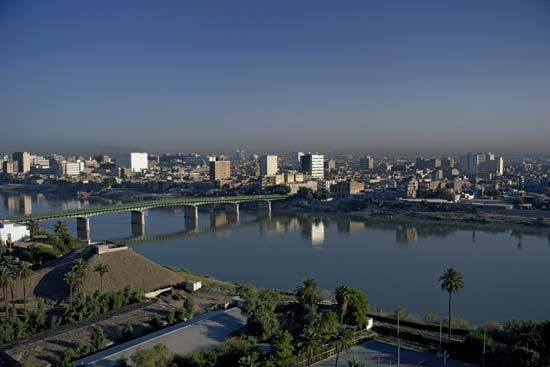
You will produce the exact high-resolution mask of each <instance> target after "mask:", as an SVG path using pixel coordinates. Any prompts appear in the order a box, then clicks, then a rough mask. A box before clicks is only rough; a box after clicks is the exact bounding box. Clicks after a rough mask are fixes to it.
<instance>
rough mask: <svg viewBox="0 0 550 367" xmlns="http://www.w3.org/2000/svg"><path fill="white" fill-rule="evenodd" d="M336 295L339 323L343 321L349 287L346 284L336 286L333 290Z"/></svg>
mask: <svg viewBox="0 0 550 367" xmlns="http://www.w3.org/2000/svg"><path fill="white" fill-rule="evenodd" d="M334 293H335V296H336V302H338V306H340V323H341V324H343V323H344V316H345V315H346V312H347V310H348V304H349V298H350V293H351V292H350V289H349V287H348V286H345V285H341V286H339V287H338V288H336V291H335V292H334Z"/></svg>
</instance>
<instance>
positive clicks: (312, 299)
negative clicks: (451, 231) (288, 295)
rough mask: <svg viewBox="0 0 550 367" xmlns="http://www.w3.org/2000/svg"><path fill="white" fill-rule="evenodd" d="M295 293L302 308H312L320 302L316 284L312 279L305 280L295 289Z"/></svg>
mask: <svg viewBox="0 0 550 367" xmlns="http://www.w3.org/2000/svg"><path fill="white" fill-rule="evenodd" d="M295 293H296V298H297V299H298V301H299V302H300V304H301V305H302V307H305V306H313V305H314V304H316V303H317V302H319V301H320V300H321V295H320V294H319V288H317V282H315V280H314V279H312V278H307V279H305V280H304V282H303V283H302V285H301V286H299V287H298V288H296V291H295Z"/></svg>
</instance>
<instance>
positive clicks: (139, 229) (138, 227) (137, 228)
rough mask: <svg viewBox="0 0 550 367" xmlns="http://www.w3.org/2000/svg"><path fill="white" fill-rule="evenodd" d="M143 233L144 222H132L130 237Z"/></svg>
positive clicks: (139, 235) (142, 234)
mask: <svg viewBox="0 0 550 367" xmlns="http://www.w3.org/2000/svg"><path fill="white" fill-rule="evenodd" d="M144 235H145V224H139V223H132V237H141V236H144Z"/></svg>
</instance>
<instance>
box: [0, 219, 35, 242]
mask: <svg viewBox="0 0 550 367" xmlns="http://www.w3.org/2000/svg"><path fill="white" fill-rule="evenodd" d="M30 235H31V233H30V232H29V230H28V229H27V226H25V225H24V224H19V223H11V222H0V240H2V241H4V242H7V241H11V242H17V241H21V240H22V239H24V238H28V237H30Z"/></svg>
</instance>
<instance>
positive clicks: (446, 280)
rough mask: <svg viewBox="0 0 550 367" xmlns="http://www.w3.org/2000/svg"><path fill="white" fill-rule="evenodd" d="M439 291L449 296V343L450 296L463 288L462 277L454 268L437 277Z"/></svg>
mask: <svg viewBox="0 0 550 367" xmlns="http://www.w3.org/2000/svg"><path fill="white" fill-rule="evenodd" d="M439 283H440V284H441V289H442V290H444V291H446V292H447V293H448V294H449V342H450V341H451V296H452V294H453V293H457V292H458V291H459V290H461V289H462V288H464V277H463V275H462V274H461V273H460V272H458V271H457V270H455V269H454V268H448V269H447V270H445V271H444V272H443V274H441V276H440V277H439Z"/></svg>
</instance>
